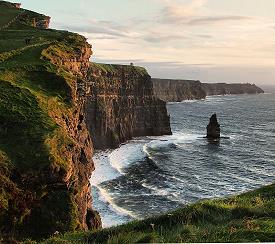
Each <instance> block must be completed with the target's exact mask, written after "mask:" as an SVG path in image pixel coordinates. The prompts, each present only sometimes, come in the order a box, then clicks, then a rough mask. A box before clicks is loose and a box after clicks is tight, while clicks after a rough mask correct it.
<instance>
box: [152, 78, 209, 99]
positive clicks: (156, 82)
mask: <svg viewBox="0 0 275 244" xmlns="http://www.w3.org/2000/svg"><path fill="white" fill-rule="evenodd" d="M152 82H153V86H154V94H155V95H156V96H157V97H158V98H159V99H161V100H163V101H166V102H181V101H183V100H193V99H204V98H205V97H206V93H205V91H204V89H203V86H202V83H201V82H200V81H196V80H170V79H152Z"/></svg>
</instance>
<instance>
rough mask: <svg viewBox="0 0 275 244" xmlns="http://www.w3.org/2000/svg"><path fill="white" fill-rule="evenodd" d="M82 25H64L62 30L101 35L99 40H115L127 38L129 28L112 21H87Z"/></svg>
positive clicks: (98, 37)
mask: <svg viewBox="0 0 275 244" xmlns="http://www.w3.org/2000/svg"><path fill="white" fill-rule="evenodd" d="M83 23H84V24H82V25H69V26H65V25H62V26H61V27H60V28H64V29H66V28H67V29H70V30H73V31H76V32H81V33H93V34H101V35H100V36H97V37H95V38H97V39H115V38H117V37H127V36H128V35H129V31H128V27H127V26H122V25H119V24H117V23H115V22H111V21H98V20H86V21H84V22H83Z"/></svg>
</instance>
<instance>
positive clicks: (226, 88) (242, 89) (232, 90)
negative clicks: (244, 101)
mask: <svg viewBox="0 0 275 244" xmlns="http://www.w3.org/2000/svg"><path fill="white" fill-rule="evenodd" d="M203 89H204V90H205V92H206V95H207V96H213V95H233V94H259V93H264V91H263V90H262V89H261V88H259V87H257V86H256V85H255V84H249V83H242V84H240V83H239V84H238V83H236V84H226V83H203Z"/></svg>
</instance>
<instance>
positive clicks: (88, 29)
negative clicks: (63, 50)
mask: <svg viewBox="0 0 275 244" xmlns="http://www.w3.org/2000/svg"><path fill="white" fill-rule="evenodd" d="M21 2H22V4H23V7H24V8H28V9H32V10H35V11H38V12H41V13H44V14H46V15H49V16H51V17H52V21H51V27H52V28H57V29H67V30H70V31H75V32H78V33H80V34H83V35H84V36H86V37H87V38H88V40H89V42H90V43H91V44H92V45H93V51H94V56H93V58H92V60H93V61H96V62H106V63H122V64H129V63H130V62H133V63H134V64H136V65H141V66H144V67H146V68H147V69H148V71H149V73H150V75H151V76H153V77H159V78H180V79H198V80H201V81H203V82H252V83H256V84H274V85H275V0H78V1H75V0H47V1H37V0H21Z"/></svg>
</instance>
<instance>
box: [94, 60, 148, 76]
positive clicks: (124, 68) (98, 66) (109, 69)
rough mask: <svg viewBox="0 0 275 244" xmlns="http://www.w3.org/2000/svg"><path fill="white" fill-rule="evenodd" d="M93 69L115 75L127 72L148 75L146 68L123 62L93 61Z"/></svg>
mask: <svg viewBox="0 0 275 244" xmlns="http://www.w3.org/2000/svg"><path fill="white" fill-rule="evenodd" d="M90 69H91V70H100V71H101V72H103V73H110V74H113V75H116V74H121V72H125V73H134V74H136V75H141V76H144V75H145V76H148V73H147V71H146V69H145V68H143V67H140V66H134V65H122V64H103V63H91V64H90Z"/></svg>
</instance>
